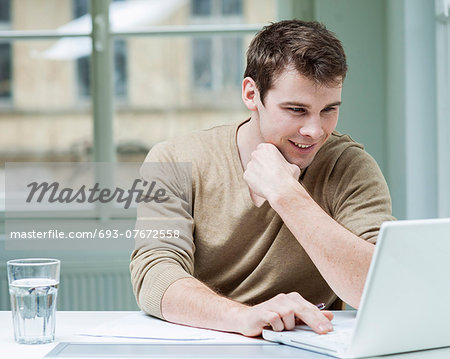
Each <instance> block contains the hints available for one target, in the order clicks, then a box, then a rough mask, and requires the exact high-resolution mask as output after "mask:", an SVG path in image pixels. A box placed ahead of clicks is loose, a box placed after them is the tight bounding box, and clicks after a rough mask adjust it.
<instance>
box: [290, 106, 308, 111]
mask: <svg viewBox="0 0 450 359" xmlns="http://www.w3.org/2000/svg"><path fill="white" fill-rule="evenodd" d="M289 110H290V111H292V112H305V109H304V108H302V107H289Z"/></svg>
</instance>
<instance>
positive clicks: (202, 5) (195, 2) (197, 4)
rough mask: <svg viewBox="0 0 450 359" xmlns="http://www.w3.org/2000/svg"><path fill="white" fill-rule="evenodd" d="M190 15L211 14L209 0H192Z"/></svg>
mask: <svg viewBox="0 0 450 359" xmlns="http://www.w3.org/2000/svg"><path fill="white" fill-rule="evenodd" d="M192 15H194V16H207V15H211V0H192Z"/></svg>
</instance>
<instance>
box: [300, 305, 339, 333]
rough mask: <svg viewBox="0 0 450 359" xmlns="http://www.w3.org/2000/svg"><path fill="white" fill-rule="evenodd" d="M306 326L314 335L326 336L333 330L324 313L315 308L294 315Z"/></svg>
mask: <svg viewBox="0 0 450 359" xmlns="http://www.w3.org/2000/svg"><path fill="white" fill-rule="evenodd" d="M295 314H296V315H297V316H298V317H299V318H300V319H301V320H302V321H303V322H304V323H305V324H306V325H308V326H309V327H311V329H312V330H314V331H315V332H316V333H319V334H326V333H328V332H331V331H332V330H333V325H332V324H331V322H330V319H329V318H328V316H327V315H325V313H323V312H321V311H320V310H319V309H317V308H316V307H315V306H311V308H308V309H305V310H302V311H299V312H296V313H295Z"/></svg>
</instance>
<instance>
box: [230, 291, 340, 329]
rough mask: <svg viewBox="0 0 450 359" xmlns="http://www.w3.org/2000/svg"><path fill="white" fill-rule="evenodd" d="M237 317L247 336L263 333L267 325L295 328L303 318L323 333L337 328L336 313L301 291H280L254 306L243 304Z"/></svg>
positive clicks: (312, 327)
mask: <svg viewBox="0 0 450 359" xmlns="http://www.w3.org/2000/svg"><path fill="white" fill-rule="evenodd" d="M237 318H238V322H237V323H238V328H239V330H238V331H239V332H240V333H241V334H243V335H246V336H258V335H261V333H262V330H263V329H264V328H265V327H272V329H273V330H274V331H277V332H279V331H282V330H291V329H294V327H295V325H296V321H297V320H301V321H302V322H304V323H305V324H306V325H308V326H309V327H311V329H312V330H314V331H315V332H316V333H319V334H326V333H328V332H330V331H332V330H333V326H332V324H331V320H332V319H333V313H331V312H329V311H326V310H325V311H320V310H319V309H318V308H317V307H316V306H315V305H314V304H312V303H310V302H308V301H307V300H305V299H304V298H303V297H302V296H301V295H300V294H299V293H297V292H292V293H289V294H278V295H277V296H275V297H273V298H271V299H269V300H267V301H265V302H262V303H260V304H257V305H255V306H253V307H246V308H242V309H240V311H239V313H238V315H237Z"/></svg>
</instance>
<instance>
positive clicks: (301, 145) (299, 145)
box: [290, 141, 314, 150]
mask: <svg viewBox="0 0 450 359" xmlns="http://www.w3.org/2000/svg"><path fill="white" fill-rule="evenodd" d="M290 142H291V143H292V144H294V145H295V146H297V147H298V148H301V149H304V150H305V149H308V148H311V147H312V146H314V145H303V144H301V143H297V142H294V141H290Z"/></svg>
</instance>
